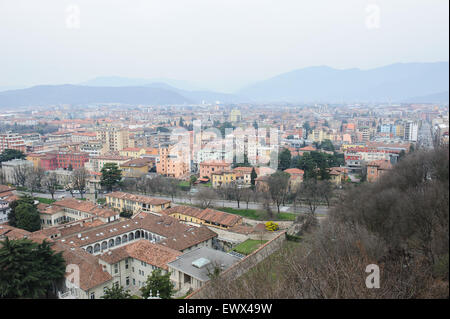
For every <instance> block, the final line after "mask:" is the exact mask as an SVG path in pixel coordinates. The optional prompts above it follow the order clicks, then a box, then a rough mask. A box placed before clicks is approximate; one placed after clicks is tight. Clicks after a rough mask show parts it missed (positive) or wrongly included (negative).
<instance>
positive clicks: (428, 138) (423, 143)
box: [417, 121, 433, 149]
mask: <svg viewBox="0 0 450 319" xmlns="http://www.w3.org/2000/svg"><path fill="white" fill-rule="evenodd" d="M417 144H418V146H419V147H422V148H425V149H431V148H433V135H432V132H431V125H430V123H429V122H428V121H423V122H422V126H421V127H420V129H419V132H418V133H417Z"/></svg>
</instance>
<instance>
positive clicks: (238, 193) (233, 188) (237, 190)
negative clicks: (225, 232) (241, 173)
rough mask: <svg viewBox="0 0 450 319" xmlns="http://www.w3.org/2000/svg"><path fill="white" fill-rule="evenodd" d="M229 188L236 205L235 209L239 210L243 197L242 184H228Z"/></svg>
mask: <svg viewBox="0 0 450 319" xmlns="http://www.w3.org/2000/svg"><path fill="white" fill-rule="evenodd" d="M229 188H230V193H231V196H232V197H233V199H234V200H235V201H236V203H237V207H238V208H240V203H241V200H242V198H243V195H244V193H243V189H242V184H240V183H238V182H236V181H234V182H232V183H231V184H230V186H229ZM247 208H248V207H247Z"/></svg>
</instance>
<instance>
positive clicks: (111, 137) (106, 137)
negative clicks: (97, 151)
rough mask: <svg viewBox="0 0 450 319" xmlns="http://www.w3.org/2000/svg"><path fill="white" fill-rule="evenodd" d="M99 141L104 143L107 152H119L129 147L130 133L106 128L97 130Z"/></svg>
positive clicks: (124, 130)
mask: <svg viewBox="0 0 450 319" xmlns="http://www.w3.org/2000/svg"><path fill="white" fill-rule="evenodd" d="M96 133H97V139H98V140H100V141H102V143H103V149H104V150H105V152H117V151H121V150H123V149H124V148H126V147H128V141H129V135H130V134H129V131H128V130H127V129H123V128H119V127H114V126H106V127H103V128H101V129H99V130H97V132H96Z"/></svg>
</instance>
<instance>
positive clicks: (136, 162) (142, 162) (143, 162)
mask: <svg viewBox="0 0 450 319" xmlns="http://www.w3.org/2000/svg"><path fill="white" fill-rule="evenodd" d="M151 162H152V161H151V160H149V159H146V158H136V159H132V160H129V161H127V162H125V163H123V164H120V166H121V167H144V166H147V165H148V164H150V163H151Z"/></svg>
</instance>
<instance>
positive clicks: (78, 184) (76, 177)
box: [72, 167, 89, 198]
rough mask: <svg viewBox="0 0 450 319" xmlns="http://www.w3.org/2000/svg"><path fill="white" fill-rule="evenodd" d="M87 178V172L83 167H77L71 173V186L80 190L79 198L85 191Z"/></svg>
mask: <svg viewBox="0 0 450 319" xmlns="http://www.w3.org/2000/svg"><path fill="white" fill-rule="evenodd" d="M88 179H89V172H88V171H87V170H86V169H85V168H84V167H81V168H77V169H76V170H74V171H73V173H72V185H73V188H74V189H76V190H77V191H79V192H80V196H81V198H83V194H84V193H85V191H86V184H87V181H88Z"/></svg>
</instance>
